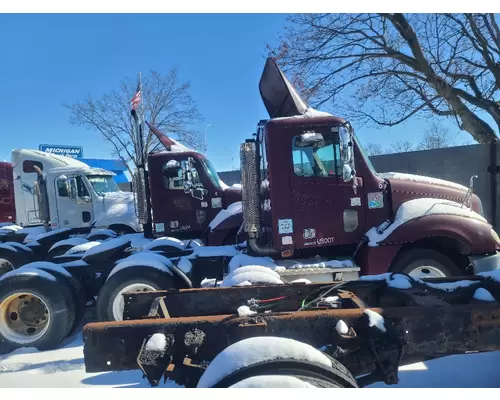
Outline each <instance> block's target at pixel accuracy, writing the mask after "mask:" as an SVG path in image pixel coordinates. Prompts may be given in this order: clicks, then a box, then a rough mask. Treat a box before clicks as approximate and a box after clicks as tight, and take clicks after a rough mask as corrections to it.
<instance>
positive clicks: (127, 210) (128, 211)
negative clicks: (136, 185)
mask: <svg viewBox="0 0 500 400" xmlns="http://www.w3.org/2000/svg"><path fill="white" fill-rule="evenodd" d="M103 208H104V210H103V211H102V212H101V213H100V214H99V215H98V216H97V218H96V219H95V227H97V228H99V227H108V226H110V225H113V224H125V225H127V226H130V227H131V228H133V229H134V230H136V231H140V230H141V229H140V224H139V220H138V218H137V215H136V213H135V204H134V193H132V192H113V193H106V194H105V196H104V203H103Z"/></svg>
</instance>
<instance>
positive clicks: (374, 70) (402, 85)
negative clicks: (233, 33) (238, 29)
mask: <svg viewBox="0 0 500 400" xmlns="http://www.w3.org/2000/svg"><path fill="white" fill-rule="evenodd" d="M271 55H272V56H275V57H276V58H277V60H278V62H279V63H280V64H281V65H283V66H284V67H285V70H287V71H289V70H291V71H292V73H293V75H294V76H297V77H299V78H300V79H301V80H303V82H304V87H306V88H308V92H309V93H313V94H314V99H315V103H316V104H313V105H314V106H319V105H322V104H324V103H325V102H330V101H333V103H334V105H335V107H336V110H339V111H341V112H343V113H345V114H344V115H345V116H347V117H357V118H358V120H359V119H361V121H362V122H370V123H373V124H375V125H379V126H394V125H397V124H399V123H401V122H404V121H406V120H408V119H409V118H411V117H413V116H423V117H425V118H429V116H431V115H433V116H440V117H452V118H454V119H455V120H456V122H457V124H458V126H459V127H460V129H463V130H465V131H467V132H468V133H470V135H471V136H472V137H473V138H474V140H476V141H477V142H480V143H487V142H491V141H496V140H497V135H496V131H498V130H499V128H500V107H499V99H498V95H499V90H500V61H498V60H499V59H500V28H499V25H498V23H497V21H496V16H495V15H494V14H410V15H403V14H295V15H293V16H291V17H290V19H289V25H288V26H287V27H286V29H285V33H284V35H283V38H282V41H281V45H280V46H278V47H277V48H275V49H274V50H273V51H271ZM346 89H348V90H346ZM485 116H489V117H490V118H491V119H492V120H493V121H494V124H495V125H496V126H495V125H493V126H492V125H491V124H490V123H488V122H486V121H485V119H484V117H485ZM495 130H496V131H495Z"/></svg>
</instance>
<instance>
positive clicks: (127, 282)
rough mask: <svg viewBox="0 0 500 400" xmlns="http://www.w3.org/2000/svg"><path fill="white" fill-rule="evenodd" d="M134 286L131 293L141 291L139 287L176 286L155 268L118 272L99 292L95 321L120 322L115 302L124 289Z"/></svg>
mask: <svg viewBox="0 0 500 400" xmlns="http://www.w3.org/2000/svg"><path fill="white" fill-rule="evenodd" d="M134 284H135V285H137V287H136V288H132V290H133V291H135V290H137V291H138V290H141V286H143V289H142V290H151V288H152V289H154V290H165V289H176V288H177V286H178V285H176V284H175V280H174V278H173V277H172V276H171V275H170V274H168V273H167V272H163V271H160V270H159V269H156V268H152V267H148V266H140V265H138V266H133V267H127V268H124V269H122V270H119V271H117V272H115V273H114V274H113V275H112V276H110V277H109V278H108V280H107V281H106V282H105V283H104V285H103V286H102V288H101V290H100V291H99V295H98V296H97V304H96V309H97V319H98V320H99V321H101V322H104V321H117V320H121V319H122V318H121V317H119V316H118V315H117V314H118V310H117V307H118V306H119V304H118V303H115V301H116V302H117V301H119V300H118V297H119V296H121V295H122V293H124V292H123V290H124V289H125V288H127V287H130V286H131V285H134ZM122 304H123V300H122ZM113 307H115V311H113Z"/></svg>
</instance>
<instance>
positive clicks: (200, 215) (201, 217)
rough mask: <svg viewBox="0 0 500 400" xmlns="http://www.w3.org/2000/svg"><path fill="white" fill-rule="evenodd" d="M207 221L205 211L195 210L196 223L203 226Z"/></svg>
mask: <svg viewBox="0 0 500 400" xmlns="http://www.w3.org/2000/svg"><path fill="white" fill-rule="evenodd" d="M206 220H207V213H206V212H205V210H196V222H197V223H198V224H203V223H204V222H205V221H206Z"/></svg>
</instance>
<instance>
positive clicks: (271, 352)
mask: <svg viewBox="0 0 500 400" xmlns="http://www.w3.org/2000/svg"><path fill="white" fill-rule="evenodd" d="M277 359H293V360H297V361H308V362H311V363H315V364H320V365H323V366H325V367H327V368H331V367H332V361H331V360H330V359H329V358H328V357H327V356H326V355H325V354H323V353H322V352H320V351H319V350H317V349H315V348H314V347H312V346H310V345H308V344H305V343H302V342H298V341H296V340H293V339H287V338H281V337H273V336H264V337H253V338H249V339H244V340H240V341H239V342H236V343H234V344H232V345H231V346H229V347H227V348H225V349H224V350H223V351H222V352H221V353H219V354H218V355H217V356H216V357H215V358H214V359H213V361H212V362H211V363H210V365H209V366H208V368H207V369H206V370H205V372H204V373H203V375H202V376H201V378H200V380H199V382H198V386H197V387H198V388H210V387H213V386H214V385H216V384H217V383H218V382H219V381H221V380H222V379H223V378H225V377H226V376H228V375H230V374H232V373H233V372H236V371H238V370H240V369H242V368H245V367H248V366H250V365H253V364H257V363H261V362H264V361H272V360H277Z"/></svg>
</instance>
